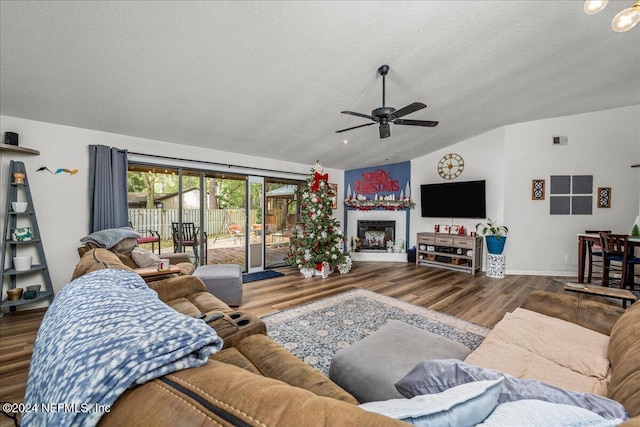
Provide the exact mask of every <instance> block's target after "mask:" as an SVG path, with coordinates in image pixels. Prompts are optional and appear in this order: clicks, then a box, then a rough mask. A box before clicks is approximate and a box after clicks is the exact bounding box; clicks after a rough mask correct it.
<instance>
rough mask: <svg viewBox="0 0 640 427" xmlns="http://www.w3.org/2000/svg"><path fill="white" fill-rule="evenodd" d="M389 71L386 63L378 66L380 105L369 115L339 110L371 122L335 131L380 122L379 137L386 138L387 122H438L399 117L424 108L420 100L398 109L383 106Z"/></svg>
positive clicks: (399, 123)
mask: <svg viewBox="0 0 640 427" xmlns="http://www.w3.org/2000/svg"><path fill="white" fill-rule="evenodd" d="M388 72H389V66H388V65H382V66H380V68H378V74H380V75H381V76H382V107H380V108H376V109H375V110H373V111H372V112H371V115H370V116H369V115H367V114H361V113H354V112H353V111H340V112H341V113H342V114H350V115H352V116H357V117H364V118H365V119H369V120H373V123H366V124H364V125H359V126H353V127H350V128H346V129H342V130H337V131H336V133H340V132H346V131H348V130H352V129H357V128H361V127H365V126H371V125H374V124H376V123H379V124H380V126H379V127H380V138H388V137H389V136H391V130H390V129H389V123H393V124H394V125H407V126H426V127H434V126H436V125H437V124H438V122H434V121H431V120H405V119H401V117H404V116H406V115H407V114H411V113H413V112H415V111H418V110H421V109H423V108H426V107H427V106H426V105H425V104H423V103H422V102H414V103H413V104H409V105H407V106H406V107H403V108H401V109H399V110H396V109H395V108H393V107H385V105H384V101H385V76H386V75H387V73H388Z"/></svg>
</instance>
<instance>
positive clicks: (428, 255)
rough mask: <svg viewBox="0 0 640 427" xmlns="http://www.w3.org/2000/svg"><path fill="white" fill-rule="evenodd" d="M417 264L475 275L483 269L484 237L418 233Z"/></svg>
mask: <svg viewBox="0 0 640 427" xmlns="http://www.w3.org/2000/svg"><path fill="white" fill-rule="evenodd" d="M416 264H418V265H428V266H430V267H437V268H446V269H449V270H455V271H462V272H465V273H470V274H472V275H475V274H476V272H478V271H480V270H481V269H482V237H480V236H458V235H454V234H440V233H418V238H417V245H416Z"/></svg>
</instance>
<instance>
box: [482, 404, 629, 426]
mask: <svg viewBox="0 0 640 427" xmlns="http://www.w3.org/2000/svg"><path fill="white" fill-rule="evenodd" d="M620 423H622V420H607V419H604V418H602V417H601V416H600V415H598V414H594V413H593V412H591V411H588V410H586V409H583V408H578V407H577V406H571V405H562V404H559V403H549V402H543V401H542V400H535V399H525V400H518V401H517V402H508V403H503V404H502V405H498V407H497V408H496V409H495V410H494V411H493V412H492V413H491V415H490V416H489V417H488V418H487V419H486V420H484V422H483V423H482V424H478V425H479V426H483V427H512V426H554V427H587V426H589V427H610V426H617V425H618V424H620Z"/></svg>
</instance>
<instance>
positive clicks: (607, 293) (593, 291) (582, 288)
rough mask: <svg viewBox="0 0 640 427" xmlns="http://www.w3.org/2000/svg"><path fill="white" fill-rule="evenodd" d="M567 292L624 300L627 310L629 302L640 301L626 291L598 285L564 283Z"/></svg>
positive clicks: (624, 306)
mask: <svg viewBox="0 0 640 427" xmlns="http://www.w3.org/2000/svg"><path fill="white" fill-rule="evenodd" d="M562 285H563V287H564V290H565V291H571V292H581V293H583V294H590V295H598V296H601V297H606V298H617V299H621V300H622V308H627V302H630V303H631V304H633V303H634V302H636V301H637V300H638V297H636V296H635V295H634V294H633V293H631V292H630V291H628V290H626V289H617V288H609V287H606V286H598V285H588V286H587V285H583V284H581V283H571V282H563V283H562Z"/></svg>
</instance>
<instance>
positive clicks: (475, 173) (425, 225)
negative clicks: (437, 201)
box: [411, 105, 640, 275]
mask: <svg viewBox="0 0 640 427" xmlns="http://www.w3.org/2000/svg"><path fill="white" fill-rule="evenodd" d="M639 123H640V106H638V105H636V106H632V107H625V108H617V109H612V110H606V111H599V112H593V113H586V114H578V115H573V116H566V117H557V118H552V119H546V120H537V121H532V122H527V123H519V124H514V125H509V126H505V127H503V128H500V129H497V130H494V131H491V132H487V133H485V134H483V135H479V136H476V137H473V138H470V139H468V140H466V141H462V142H460V143H458V144H455V145H453V146H450V147H448V148H446V149H444V150H440V151H438V152H435V153H432V154H429V155H427V156H424V157H421V158H418V159H415V160H414V161H413V162H412V167H411V170H412V177H411V180H412V184H413V188H415V189H416V191H414V198H415V199H416V200H415V201H416V203H417V206H418V207H417V209H416V211H414V212H412V216H411V238H412V243H411V244H412V245H414V244H415V234H416V233H417V232H420V231H432V230H433V224H435V223H439V222H442V220H437V219H432V218H431V219H430V218H421V217H420V212H419V206H420V199H419V196H420V195H419V191H418V190H419V185H420V184H428V183H436V182H444V180H443V179H442V178H440V177H439V176H438V174H437V171H436V165H437V162H438V160H439V159H440V158H441V157H442V155H444V154H446V153H449V152H453V153H457V154H460V155H461V156H462V157H463V158H464V159H465V164H466V167H465V170H464V172H463V174H462V175H461V176H460V178H458V180H463V181H470V180H476V179H486V180H487V216H489V217H490V218H492V219H494V220H498V221H499V222H500V223H501V224H505V225H507V226H508V227H509V230H510V233H509V239H508V240H507V245H506V247H505V255H506V257H507V273H510V274H542V275H547V274H548V275H554V274H558V275H575V274H576V272H577V238H576V233H579V232H583V231H584V230H585V229H602V228H604V229H611V230H613V231H614V232H621V233H629V232H630V231H631V227H632V224H633V221H634V219H635V218H636V216H637V215H638V210H639V203H640V169H638V168H631V167H630V166H631V165H632V164H636V163H640V124H639ZM553 136H568V137H569V144H568V145H563V146H554V145H552V143H551V142H552V137H553ZM551 175H593V186H594V194H595V191H596V189H597V187H612V199H611V201H612V207H611V208H609V209H599V208H597V207H596V200H595V196H594V201H593V203H594V204H593V214H592V215H549V185H550V184H549V179H550V176H551ZM532 179H545V180H546V184H547V188H546V194H545V200H544V201H532V200H531V180H532ZM444 222H445V223H447V222H452V223H454V224H462V225H465V227H467V228H468V229H469V230H472V229H473V227H474V225H475V223H476V222H478V221H475V220H452V221H444ZM565 259H567V260H566V261H565Z"/></svg>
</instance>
